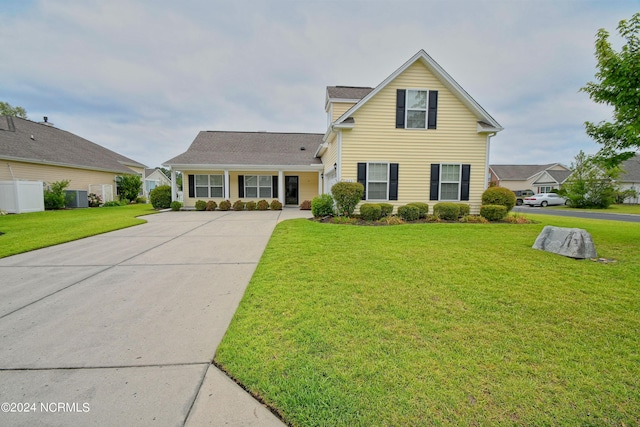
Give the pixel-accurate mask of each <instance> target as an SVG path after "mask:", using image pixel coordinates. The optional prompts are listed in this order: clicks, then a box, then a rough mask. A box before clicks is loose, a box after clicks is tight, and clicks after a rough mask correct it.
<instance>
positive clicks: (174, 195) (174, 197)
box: [171, 168, 195, 202]
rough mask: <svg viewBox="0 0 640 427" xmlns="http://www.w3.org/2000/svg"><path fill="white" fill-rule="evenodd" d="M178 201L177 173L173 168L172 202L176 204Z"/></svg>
mask: <svg viewBox="0 0 640 427" xmlns="http://www.w3.org/2000/svg"><path fill="white" fill-rule="evenodd" d="M187 179H188V178H187ZM194 179H195V178H194ZM182 184H183V185H184V175H182ZM194 191H195V190H194ZM176 200H178V185H177V183H176V171H175V170H174V169H173V168H171V201H172V202H175V201H176Z"/></svg>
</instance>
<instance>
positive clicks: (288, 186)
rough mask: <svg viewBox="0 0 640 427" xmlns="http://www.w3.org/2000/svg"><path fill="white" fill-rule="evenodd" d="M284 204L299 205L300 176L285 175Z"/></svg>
mask: <svg viewBox="0 0 640 427" xmlns="http://www.w3.org/2000/svg"><path fill="white" fill-rule="evenodd" d="M284 191H285V197H284V204H285V205H297V204H298V177H297V176H285V177H284Z"/></svg>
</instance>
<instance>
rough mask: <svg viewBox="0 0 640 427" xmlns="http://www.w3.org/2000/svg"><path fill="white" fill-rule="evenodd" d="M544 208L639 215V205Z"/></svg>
mask: <svg viewBox="0 0 640 427" xmlns="http://www.w3.org/2000/svg"><path fill="white" fill-rule="evenodd" d="M546 209H562V210H569V211H578V212H598V213H617V214H633V215H640V205H628V204H623V205H611V206H609V208H608V209H576V208H570V207H567V206H549V207H547V208H546Z"/></svg>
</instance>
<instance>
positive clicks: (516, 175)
mask: <svg viewBox="0 0 640 427" xmlns="http://www.w3.org/2000/svg"><path fill="white" fill-rule="evenodd" d="M554 164H555V163H550V164H548V165H491V166H490V168H491V169H493V172H494V173H495V174H496V175H498V177H499V178H500V179H501V180H506V181H524V180H527V179H529V178H531V177H532V176H533V175H535V174H537V173H539V172H542V171H543V170H545V169H547V168H550V167H551V166H553V165H554ZM549 172H550V171H549Z"/></svg>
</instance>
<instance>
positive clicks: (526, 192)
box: [513, 190, 535, 206]
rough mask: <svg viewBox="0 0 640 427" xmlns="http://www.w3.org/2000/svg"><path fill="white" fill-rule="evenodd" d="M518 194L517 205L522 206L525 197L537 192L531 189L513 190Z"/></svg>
mask: <svg viewBox="0 0 640 427" xmlns="http://www.w3.org/2000/svg"><path fill="white" fill-rule="evenodd" d="M513 193H514V194H515V195H516V206H522V203H523V202H524V198H525V197H529V196H533V195H534V194H535V193H534V192H533V191H531V190H513Z"/></svg>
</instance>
